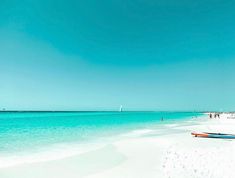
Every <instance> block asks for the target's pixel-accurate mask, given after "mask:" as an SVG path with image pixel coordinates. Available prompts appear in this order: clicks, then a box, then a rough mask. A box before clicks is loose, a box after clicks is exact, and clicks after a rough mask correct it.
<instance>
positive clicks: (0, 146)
mask: <svg viewBox="0 0 235 178" xmlns="http://www.w3.org/2000/svg"><path fill="white" fill-rule="evenodd" d="M200 115H202V114H201V113H190V112H187V113H180V112H2V113H0V156H6V155H7V156H9V155H10V156H12V155H20V154H26V153H29V152H30V153H33V152H40V151H41V150H45V149H49V148H52V147H53V148H56V146H58V147H59V146H61V145H63V146H66V145H76V146H77V148H79V146H82V145H84V144H88V143H97V142H105V141H109V140H111V139H117V138H118V137H119V136H121V135H123V134H128V133H130V132H132V131H136V130H141V129H157V128H159V129H160V128H164V127H163V126H164V125H166V124H172V123H180V122H181V121H183V120H187V119H189V118H192V117H195V116H200ZM161 118H164V121H161Z"/></svg>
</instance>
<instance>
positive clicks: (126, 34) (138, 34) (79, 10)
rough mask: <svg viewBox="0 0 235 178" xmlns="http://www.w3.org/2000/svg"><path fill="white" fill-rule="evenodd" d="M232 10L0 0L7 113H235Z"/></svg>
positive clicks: (176, 1)
mask: <svg viewBox="0 0 235 178" xmlns="http://www.w3.org/2000/svg"><path fill="white" fill-rule="evenodd" d="M234 9H235V1H234V0H229V1H227V0H198V1H195V0H102V1H100V0H0V109H1V108H5V109H7V110H118V109H119V106H120V105H123V109H124V110H125V109H126V110H156V111H162V110H165V111H176V110H177V111H178V110H180V111H199V110H203V111H205V110H217V111H232V110H233V111H234V110H235V93H234V91H235V79H234V77H235V70H234V67H235V33H234V32H235V20H234V19H235V11H234Z"/></svg>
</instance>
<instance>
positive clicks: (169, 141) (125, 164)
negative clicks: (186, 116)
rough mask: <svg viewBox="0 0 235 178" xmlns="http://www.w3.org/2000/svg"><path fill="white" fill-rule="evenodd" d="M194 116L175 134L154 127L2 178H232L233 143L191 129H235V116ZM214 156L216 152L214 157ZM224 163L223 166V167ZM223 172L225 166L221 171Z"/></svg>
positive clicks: (13, 170)
mask: <svg viewBox="0 0 235 178" xmlns="http://www.w3.org/2000/svg"><path fill="white" fill-rule="evenodd" d="M228 116H229V114H226V115H223V116H222V117H221V118H220V119H208V118H207V116H202V117H200V118H194V119H190V120H188V121H187V122H186V124H183V125H181V124H179V125H177V126H174V125H172V126H169V127H171V129H173V130H175V131H176V132H172V133H169V134H166V135H160V136H159V135H156V133H152V132H151V130H150V131H146V132H143V133H142V134H141V133H140V135H139V136H138V137H133V138H123V139H122V140H118V141H115V142H112V143H110V144H107V145H105V146H104V147H102V148H98V149H96V150H93V151H89V152H86V153H83V154H80V155H75V156H72V157H67V158H63V159H58V160H53V161H46V162H38V163H29V164H23V165H17V166H13V167H8V168H1V169H0V177H1V178H31V177H34V178H40V177H45V178H52V177H57V178H65V177H71V178H75V177H76V178H79V177H87V178H110V177H112V178H120V177H133V178H134V177H135V178H138V177H140V178H141V177H148V178H152V177H153V178H154V177H158V178H166V177H172V178H177V177H182V178H188V177H195V176H196V177H199V178H204V177H210V176H212V177H213V178H214V177H215V178H219V177H226V178H229V177H233V176H235V174H234V173H233V172H232V171H231V170H230V171H229V170H228V168H230V167H232V166H233V165H234V164H235V153H234V154H233V152H234V151H235V141H233V140H222V139H210V138H208V139H207V138H196V137H192V136H191V134H190V132H192V131H218V129H220V130H219V132H228V131H230V132H231V133H232V132H234V133H235V129H234V128H233V126H234V125H235V120H232V119H226V117H228ZM213 155H216V156H213ZM221 162H223V164H222V165H221ZM223 170H227V172H226V174H225V175H224V174H223V172H224V171H223Z"/></svg>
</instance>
